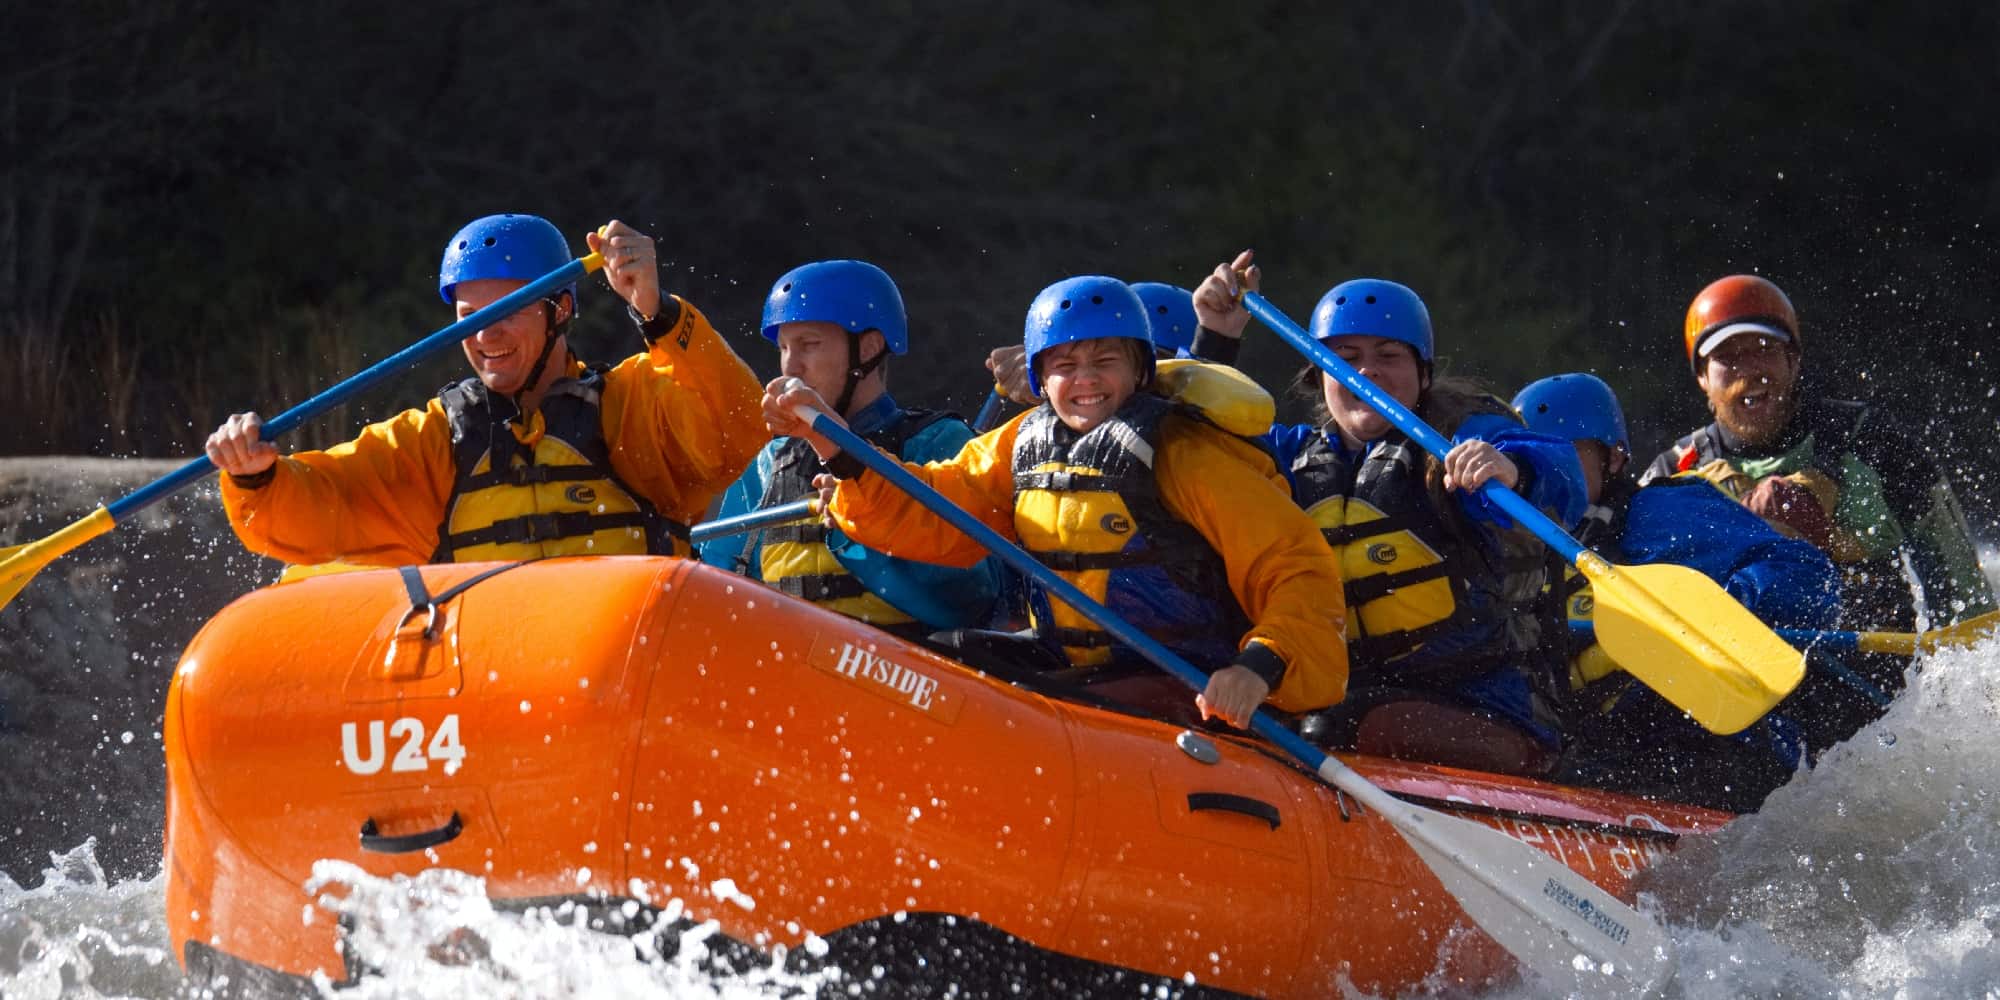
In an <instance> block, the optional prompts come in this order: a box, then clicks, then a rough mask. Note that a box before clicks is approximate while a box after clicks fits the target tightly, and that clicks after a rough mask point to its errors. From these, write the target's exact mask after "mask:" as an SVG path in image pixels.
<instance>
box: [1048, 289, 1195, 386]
mask: <svg viewBox="0 0 2000 1000" xmlns="http://www.w3.org/2000/svg"><path fill="white" fill-rule="evenodd" d="M1189 308H1190V309H1192V308H1193V306H1189ZM1121 337H1122V338H1125V339H1129V340H1137V341H1140V342H1142V343H1144V344H1145V345H1146V347H1147V349H1146V350H1145V351H1142V352H1140V353H1142V354H1143V355H1144V356H1145V359H1144V360H1143V361H1141V362H1140V371H1139V382H1140V384H1141V385H1144V384H1145V383H1146V382H1149V381H1151V380H1152V378H1153V351H1152V346H1153V330H1152V324H1151V323H1149V322H1148V321H1147V319H1146V304H1145V303H1144V302H1141V301H1139V293H1137V292H1135V291H1133V290H1132V286H1131V285H1128V284H1126V283H1124V282H1122V281H1119V280H1118V279H1117V278H1107V277H1105V276H1104V275H1101V274H1086V275H1083V276H1082V277H1078V278H1064V279H1063V280H1061V281H1058V282H1056V283H1055V284H1053V285H1050V286H1049V287H1047V288H1044V289H1042V294H1040V295H1037V296H1035V301H1034V304H1033V305H1030V306H1029V307H1028V325H1027V329H1026V331H1025V332H1024V333H1023V334H1022V337H1021V346H1023V347H1025V348H1027V350H1028V388H1029V389H1030V390H1031V391H1033V392H1034V394H1035V395H1036V396H1037V397H1039V396H1041V394H1042V376H1041V372H1040V371H1038V370H1037V368H1036V365H1035V359H1036V358H1037V357H1039V356H1040V355H1041V353H1042V352H1043V351H1046V350H1048V349H1049V348H1051V347H1054V346H1056V345H1057V344H1073V343H1076V342H1077V341H1080V340H1107V339H1111V338H1121Z"/></svg>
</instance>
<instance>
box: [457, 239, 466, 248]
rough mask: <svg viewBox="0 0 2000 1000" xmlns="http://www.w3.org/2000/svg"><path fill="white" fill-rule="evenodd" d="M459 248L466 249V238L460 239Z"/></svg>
mask: <svg viewBox="0 0 2000 1000" xmlns="http://www.w3.org/2000/svg"><path fill="white" fill-rule="evenodd" d="M458 248H459V249H460V250H463V249H465V241H464V240H459V241H458Z"/></svg>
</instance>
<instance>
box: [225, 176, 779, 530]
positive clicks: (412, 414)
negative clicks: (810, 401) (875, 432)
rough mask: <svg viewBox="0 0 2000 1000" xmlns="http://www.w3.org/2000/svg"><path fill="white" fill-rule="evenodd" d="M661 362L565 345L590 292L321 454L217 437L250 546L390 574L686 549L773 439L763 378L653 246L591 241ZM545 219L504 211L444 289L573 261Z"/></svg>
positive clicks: (613, 231) (517, 317) (569, 298)
mask: <svg viewBox="0 0 2000 1000" xmlns="http://www.w3.org/2000/svg"><path fill="white" fill-rule="evenodd" d="M587 239H588V242H589V244H590V248H591V249H592V250H593V251H597V252H600V253H602V254H603V255H604V258H605V268H604V272H605V275H606V277H607V280H609V282H610V283H611V288H612V290H613V291H615V292H617V293H618V296H619V297H620V298H622V299H624V300H625V303H626V304H627V306H628V312H629V313H630V315H631V318H632V322H633V324H634V325H635V326H637V327H638V331H639V334H640V336H641V337H642V338H643V339H644V341H645V344H646V351H645V353H642V354H635V355H633V356H632V357H629V358H626V359H625V360H624V361H622V362H620V363H619V364H618V365H616V366H615V367H611V366H603V365H587V364H585V363H584V362H583V361H582V360H580V359H578V358H577V357H576V356H575V355H574V354H572V353H570V349H569V344H568V340H567V338H566V336H565V334H566V333H567V332H568V329H569V324H570V320H571V318H572V317H574V316H575V314H576V286H574V285H571V286H569V287H568V288H566V289H563V290H562V291H560V292H558V293H557V294H555V295H554V296H552V297H550V298H549V299H547V300H545V301H544V302H542V304H541V305H542V308H541V309H534V308H532V307H531V308H529V309H526V310H523V311H522V312H519V313H515V314H514V315H513V316H511V317H509V318H507V319H505V320H502V321H500V322H499V323H496V324H494V325H492V326H489V327H487V328H486V329H484V330H481V331H480V332H478V333H476V334H474V335H472V336H470V337H467V338H466V339H465V342H464V349H465V357H466V360H467V361H468V362H470V363H471V364H472V369H473V372H474V377H472V378H468V379H466V380H464V381H463V382H460V383H458V384H456V385H452V386H448V387H446V388H445V390H444V391H442V392H440V393H439V394H438V396H437V397H436V398H434V399H432V400H431V401H430V403H429V404H428V405H426V406H424V407H423V408H421V409H411V410H405V411H404V412H402V413H400V414H397V415H396V416H394V417H391V418H389V419H388V420H384V421H382V422H380V423H376V424H371V425H369V426H368V427H367V428H365V429H363V430H362V432H361V435H360V436H359V437H357V438H355V439H354V440H352V441H349V442H347V443H345V444H340V445H336V446H334V447H332V448H329V449H327V450H325V451H305V452H298V453H295V454H293V455H290V456H287V457H284V458H280V457H279V455H278V451H277V449H276V448H275V447H273V446H272V445H271V444H270V443H269V442H267V441H263V440H260V431H261V429H262V421H261V420H260V419H259V418H258V416H257V414H255V413H239V414H237V415H235V416H232V417H230V418H229V419H228V420H227V421H225V422H224V423H223V425H222V426H221V427H220V428H218V429H217V430H216V431H215V433H214V434H213V435H211V436H210V437H209V439H208V456H209V458H210V459H212V460H213V461H214V462H215V464H216V466H217V467H218V468H220V469H221V470H222V471H223V472H224V473H225V475H224V476H223V477H222V502H223V506H224V508H225V509H226V510H227V511H228V512H229V521H230V524H231V526H232V527H234V528H235V529H236V534H237V537H239V538H241V539H242V540H243V544H244V545H245V546H247V547H248V548H249V549H250V550H251V551H254V552H259V553H262V554H264V555H268V556H271V557H272V558H275V559H281V560H284V561H285V562H289V563H323V562H330V561H333V560H343V561H347V562H353V563H361V564H366V565H376V566H396V565H408V564H412V563H426V562H453V561H469V560H477V559H536V558H542V557H545V556H558V555H583V554H596V555H615V554H621V553H644V552H653V553H660V554H665V553H679V554H686V552H687V527H686V525H688V524H689V523H690V522H692V521H693V520H695V519H696V518H699V517H700V516H701V515H702V514H703V513H704V512H705V511H706V509H707V507H708V504H709V501H710V500H711V499H712V498H713V497H714V496H715V495H716V494H717V493H719V492H721V491H722V490H723V489H724V488H726V487H727V486H728V485H729V483H730V482H731V481H732V480H734V479H735V478H736V477H737V475H739V474H741V473H742V471H743V468H744V466H746V465H748V464H749V462H750V459H751V458H752V457H753V456H755V455H756V454H757V451H758V449H760V448H762V447H763V446H764V443H765V441H766V440H768V438H767V437H766V435H765V434H764V431H763V429H762V428H761V427H759V426H758V425H757V421H756V419H755V415H756V407H757V394H758V393H757V379H756V376H755V375H753V374H752V373H751V371H750V368H749V366H748V365H745V364H744V363H743V361H742V359H741V358H738V357H737V356H736V353H735V352H734V351H732V350H730V348H729V345H728V344H727V343H725V342H724V341H723V340H722V338H721V336H720V335H718V334H717V333H716V332H715V330H714V329H713V328H712V327H710V326H709V323H708V320H707V319H706V318H705V317H703V316H702V314H701V312H700V311H699V310H697V309H695V307H694V306H692V305H690V304H688V303H687V302H686V301H684V300H682V299H680V298H679V297H677V296H667V295H663V294H662V293H661V291H660V286H659V271H658V266H657V264H656V263H655V261H654V252H653V241H652V239H650V238H649V237H647V236H646V235H645V234H643V233H640V232H638V231H637V230H634V229H632V228H631V227H629V226H627V225H625V224H624V223H621V222H617V221H615V220H614V221H613V222H611V223H609V224H608V225H606V226H605V227H604V229H603V230H602V231H601V232H597V233H591V234H590V235H589V236H588V237H587ZM569 260H570V250H569V244H568V241H567V240H565V239H564V238H563V236H562V233H561V232H559V231H558V230H557V229H556V228H555V227H554V226H553V225H550V224H549V223H548V222H547V221H545V220H543V219H540V218H537V217H535V216H532V215H493V216H487V217H486V218H483V219H479V220H476V221H474V222H472V223H471V224H469V225H467V226H466V227H465V228H464V229H461V230H460V231H459V232H458V234H457V235H456V236H454V237H452V240H451V242H450V243H449V244H447V245H446V247H445V253H444V260H443V263H442V264H441V266H440V267H439V273H438V294H439V295H440V296H441V297H442V298H443V299H444V301H445V303H446V304H447V305H452V306H454V307H455V308H456V309H457V312H458V315H459V316H461V317H463V316H468V315H471V314H472V313H473V312H474V311H475V310H477V309H479V308H481V307H483V306H485V305H488V304H490V303H492V302H493V301H495V300H497V299H499V298H500V297H501V296H503V295H506V294H507V293H508V292H511V291H513V290H514V289H517V288H519V287H521V286H522V285H523V284H526V283H527V282H528V281H530V280H532V279H534V278H538V277H540V276H542V275H544V274H546V273H548V272H550V271H553V270H555V269H556V268H559V267H561V266H563V265H564V264H566V263H568V262H569Z"/></svg>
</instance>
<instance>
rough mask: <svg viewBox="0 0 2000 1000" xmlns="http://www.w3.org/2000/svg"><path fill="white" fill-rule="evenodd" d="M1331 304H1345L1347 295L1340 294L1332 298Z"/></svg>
mask: <svg viewBox="0 0 2000 1000" xmlns="http://www.w3.org/2000/svg"><path fill="white" fill-rule="evenodd" d="M1333 304H1334V305H1337V306H1344V305H1346V304H1347V296H1345V295H1342V296H1340V297H1338V298H1336V299H1334V300H1333Z"/></svg>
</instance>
